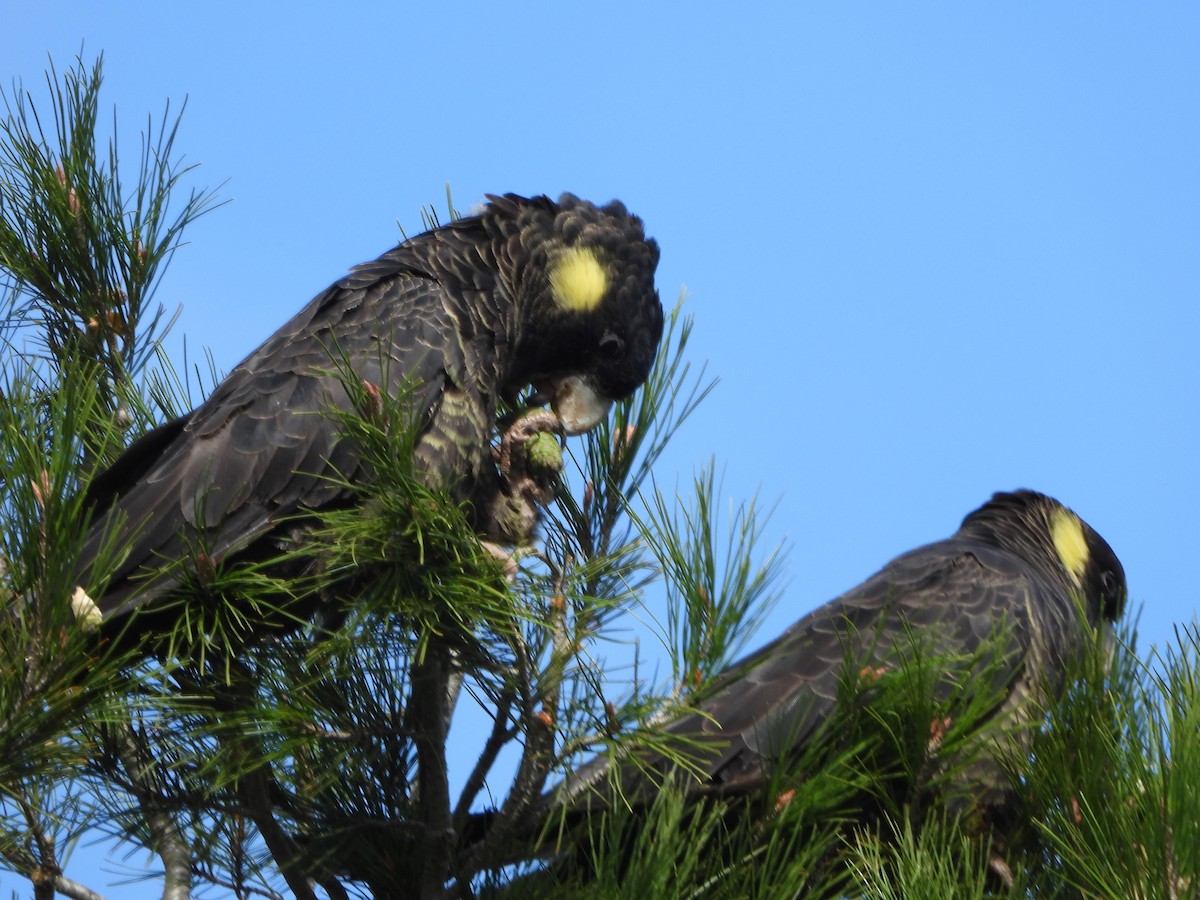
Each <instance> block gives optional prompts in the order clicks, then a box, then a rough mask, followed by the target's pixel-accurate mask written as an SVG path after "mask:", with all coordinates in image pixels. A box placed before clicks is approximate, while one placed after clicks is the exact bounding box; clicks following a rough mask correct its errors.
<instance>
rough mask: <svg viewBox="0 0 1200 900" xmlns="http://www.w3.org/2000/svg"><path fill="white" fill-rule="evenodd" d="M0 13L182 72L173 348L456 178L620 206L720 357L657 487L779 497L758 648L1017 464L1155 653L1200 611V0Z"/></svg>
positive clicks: (135, 62) (313, 283) (950, 524)
mask: <svg viewBox="0 0 1200 900" xmlns="http://www.w3.org/2000/svg"><path fill="white" fill-rule="evenodd" d="M5 5H6V7H7V9H5V11H4V14H3V18H4V26H3V29H2V30H3V34H2V36H0V47H2V48H3V56H2V57H0V78H2V79H3V80H4V81H5V82H8V81H10V79H12V78H14V77H21V78H23V79H24V80H25V83H26V86H27V87H30V88H33V89H34V90H35V92H38V91H40V90H41V89H42V86H43V82H42V76H41V73H42V71H43V69H44V67H45V63H46V59H47V54H50V55H52V56H53V58H54V60H55V61H56V63H57V64H58V65H59V67H60V69H61V68H66V67H67V65H68V63H69V60H70V59H71V57H72V56H73V55H74V54H75V53H77V52H78V51H79V50H80V48H81V46H82V47H83V51H84V55H85V57H87V58H91V57H92V56H94V55H95V54H96V53H98V52H101V51H103V53H104V54H105V59H106V73H107V79H106V87H105V95H104V98H103V102H104V104H105V106H106V108H107V107H109V106H111V105H112V104H116V106H117V109H118V114H119V116H120V120H121V122H122V123H123V129H124V131H125V132H126V133H127V134H128V135H129V136H130V137H132V136H133V135H134V134H135V132H136V129H137V128H139V127H140V126H141V125H142V123H143V122H144V121H145V117H146V115H147V114H148V113H150V112H154V113H156V114H157V113H159V112H161V109H162V106H163V103H164V101H165V100H166V99H167V98H171V99H172V100H173V101H174V102H176V103H177V102H178V101H180V100H182V99H183V98H184V97H185V96H186V97H187V98H188V108H187V114H186V116H185V119H184V126H183V131H182V133H181V135H180V138H179V145H180V146H181V147H182V148H183V149H184V150H185V151H186V152H187V154H188V157H189V159H191V160H193V161H195V162H198V163H200V164H201V168H200V170H199V172H198V174H197V179H198V181H197V183H199V184H208V185H216V184H219V183H220V182H223V181H226V180H228V184H227V185H226V186H225V187H224V188H223V189H222V196H224V197H226V198H229V199H231V200H232V201H233V202H232V203H230V204H229V205H227V206H226V207H224V208H222V209H220V210H218V211H216V212H215V213H213V214H211V215H210V216H209V217H207V218H205V219H203V220H201V221H200V222H199V223H198V224H197V225H196V226H194V228H193V229H192V231H191V240H192V245H191V246H189V247H186V248H185V249H184V250H182V251H181V252H180V254H179V255H178V256H177V257H176V260H175V263H174V265H173V267H172V269H171V270H170V272H169V274H168V276H167V280H166V282H165V284H164V285H163V288H162V290H161V292H160V294H159V299H160V300H161V302H163V303H164V304H166V305H167V306H168V307H174V306H175V305H176V304H179V303H182V304H183V314H182V317H181V318H180V321H179V325H178V326H177V335H186V336H187V339H188V346H189V349H190V351H191V352H192V354H193V355H195V354H196V353H197V351H198V349H199V348H201V347H207V348H210V349H211V350H212V352H213V354H214V356H215V358H216V360H217V364H218V365H219V366H220V367H221V368H222V369H223V370H228V369H229V368H231V367H232V366H233V365H235V364H236V363H237V362H238V360H239V359H240V358H241V357H242V356H243V355H244V354H245V353H247V352H248V351H249V350H251V349H252V348H253V347H254V346H255V345H257V344H258V343H259V342H260V341H261V340H262V339H264V338H265V337H266V336H267V335H268V334H270V333H271V332H272V331H273V330H274V329H275V328H276V327H277V326H278V325H280V324H281V323H282V322H283V321H285V320H286V319H287V318H288V317H289V316H290V315H291V314H292V312H294V311H295V310H296V309H297V308H299V307H300V306H301V305H302V304H303V303H305V302H306V301H307V300H308V299H309V298H310V297H312V296H313V295H314V294H315V293H316V292H317V291H319V290H320V289H322V288H323V287H325V286H326V285H327V284H328V283H329V282H331V281H332V280H334V279H335V278H337V277H338V276H339V275H340V274H341V273H342V272H343V271H344V270H345V269H346V268H347V267H348V266H350V265H352V264H355V263H357V262H360V261H363V260H366V259H370V258H373V257H374V256H376V255H378V254H379V253H380V252H382V251H383V250H385V249H386V248H387V247H388V246H390V245H391V244H392V243H394V241H395V240H396V238H397V229H396V222H397V221H399V222H400V223H401V224H403V225H404V227H405V228H406V230H408V231H409V232H410V233H411V232H413V231H417V230H419V229H420V217H419V210H420V208H421V207H422V205H425V204H430V203H432V204H434V205H435V206H436V207H437V208H438V209H439V210H442V209H444V207H445V202H444V190H445V189H444V185H445V184H446V183H447V182H449V183H450V185H451V187H452V189H453V192H454V197H455V201H456V203H457V204H458V205H459V206H460V207H467V206H469V205H471V204H472V203H473V202H475V201H476V200H478V199H480V198H481V197H482V195H483V194H485V193H496V192H505V191H515V192H518V193H524V194H530V193H548V194H550V195H557V194H558V193H560V192H561V191H564V190H570V191H572V192H574V193H577V194H580V195H582V196H584V197H587V198H589V199H592V200H596V201H605V200H608V199H610V198H612V197H618V198H620V199H622V200H624V201H625V202H626V203H627V205H628V206H629V207H630V208H631V209H632V210H633V211H635V212H637V213H638V214H639V215H641V216H642V217H643V218H644V219H645V221H646V224H647V228H648V229H649V231H650V232H651V234H653V235H654V236H655V237H657V239H658V240H659V242H660V244H661V246H662V251H663V252H662V263H661V266H660V268H659V276H658V282H659V287H660V291H661V293H662V295H663V298H664V301H666V303H667V304H668V305H669V304H671V303H672V302H673V301H674V299H675V297H676V296H677V294H678V292H679V290H680V288H681V287H682V286H686V288H687V291H688V293H689V295H690V297H691V299H690V301H689V309H690V310H691V312H692V313H693V314H694V315H695V318H696V332H695V341H694V351H693V358H694V359H695V360H697V361H698V362H699V361H706V362H707V363H708V366H709V371H710V372H711V373H712V374H714V375H716V376H719V378H720V385H719V387H718V388H717V391H716V392H715V393H714V394H713V395H712V397H711V399H710V400H709V401H708V402H707V403H706V404H705V405H704V407H703V408H702V409H701V411H700V412H699V413H698V414H697V415H696V417H695V419H694V420H693V421H692V422H691V424H690V425H689V426H688V427H687V428H686V429H685V430H684V431H683V432H682V433H681V435H680V436H679V438H678V440H677V443H676V444H675V445H674V449H673V452H672V453H671V454H669V455H668V456H667V457H666V458H665V459H664V460H663V463H662V465H661V467H660V469H659V476H660V479H661V480H663V481H665V482H667V483H670V482H671V481H672V480H673V479H674V478H675V477H676V474H678V476H679V477H680V479H681V480H686V479H689V478H690V475H691V472H692V471H693V469H694V467H696V466H697V465H699V464H701V463H702V462H703V461H705V460H706V459H708V458H709V457H710V456H711V457H715V458H716V459H717V460H718V464H719V465H720V466H722V467H723V468H724V470H725V473H726V475H725V482H724V484H725V492H726V494H727V495H728V496H729V498H731V499H733V500H735V501H737V500H741V499H745V498H747V497H749V496H750V495H752V494H753V493H754V492H755V491H760V492H761V495H762V496H763V497H764V498H766V499H768V500H772V499H774V498H776V497H777V498H779V502H778V507H777V511H776V514H775V517H774V519H773V520H772V524H771V527H770V528H769V529H768V532H769V535H770V537H771V538H773V539H776V540H778V539H786V540H787V541H789V542H790V543H791V544H792V545H793V550H792V553H791V562H790V567H789V579H790V580H789V588H788V591H787V595H786V598H785V600H784V602H783V603H782V604H781V606H780V607H779V608H778V609H777V611H776V612H775V614H774V615H773V616H772V617H771V618H770V619H769V620H768V621H767V623H766V624H765V626H764V630H763V631H762V632H760V635H759V639H765V638H767V637H769V636H770V635H772V634H774V633H775V632H777V631H779V630H780V629H782V628H783V627H784V626H785V625H786V624H787V623H789V622H791V621H792V620H793V619H795V618H796V617H798V616H799V615H800V614H801V613H802V612H804V611H806V610H808V609H810V608H811V607H813V606H815V605H817V604H818V603H820V602H823V601H824V600H826V599H828V598H830V597H832V596H834V595H835V594H837V593H839V592H840V591H842V590H844V589H846V588H847V587H850V586H852V585H853V584H855V583H857V582H858V581H860V580H862V579H863V578H864V577H866V576H867V575H869V574H870V573H872V572H873V571H874V570H876V569H877V568H878V567H879V566H880V565H881V564H882V563H884V562H885V561H887V560H888V559H889V558H891V557H892V556H894V555H895V554H897V553H899V552H901V551H903V550H907V549H909V548H911V547H914V546H917V545H919V544H922V543H926V542H928V541H931V540H934V539H936V538H940V537H943V536H945V535H947V534H949V533H950V532H952V531H954V529H955V528H956V527H957V525H958V523H959V521H960V519H961V518H962V516H963V515H964V514H965V513H967V512H968V511H969V510H971V509H973V508H974V507H976V506H978V505H979V504H980V503H981V502H982V501H984V500H985V499H986V498H987V497H988V496H989V495H990V494H991V493H992V492H993V491H995V490H999V489H1011V488H1015V487H1022V486H1023V487H1032V488H1037V489H1039V490H1042V491H1045V492H1047V493H1050V494H1053V495H1055V496H1057V497H1058V498H1059V499H1060V500H1062V501H1063V502H1065V503H1067V504H1068V505H1070V506H1072V507H1073V508H1074V509H1075V510H1076V511H1077V512H1078V513H1080V514H1081V515H1082V516H1083V517H1084V518H1085V519H1087V520H1088V521H1089V522H1090V523H1091V524H1092V525H1093V526H1094V527H1095V528H1096V529H1097V530H1099V531H1100V532H1101V533H1102V534H1103V535H1104V536H1105V537H1106V538H1107V539H1108V540H1109V542H1110V543H1111V544H1112V546H1113V547H1114V549H1115V550H1116V551H1117V553H1118V554H1119V555H1120V557H1121V559H1122V560H1123V561H1124V563H1125V568H1126V571H1127V573H1128V577H1129V584H1130V588H1131V595H1132V599H1133V601H1134V604H1135V606H1139V605H1142V604H1144V606H1145V611H1144V613H1143V615H1142V620H1141V632H1142V645H1143V646H1146V645H1148V644H1149V643H1150V642H1163V641H1166V640H1169V639H1170V638H1171V636H1172V625H1173V624H1174V623H1179V622H1190V621H1191V620H1192V619H1193V617H1194V616H1195V614H1196V610H1197V605H1198V600H1200V591H1198V590H1197V587H1196V575H1195V568H1196V563H1197V560H1198V559H1200V552H1198V545H1200V528H1198V527H1197V524H1196V511H1197V509H1198V507H1200V474H1198V472H1200V417H1198V415H1197V413H1198V406H1200V403H1198V399H1200V398H1198V394H1200V348H1198V344H1200V302H1198V301H1200V114H1198V113H1200V110H1198V104H1200V52H1198V51H1200V7H1197V6H1195V5H1192V4H1187V3H1160V4H1153V5H1150V4H1106V3H1099V2H1090V3H1086V4H1085V3H1062V4H1053V5H1050V4H1040V3H1032V2H1019V3H1006V4H990V5H987V6H986V7H985V6H984V5H980V4H970V5H967V4H956V3H929V4H920V5H916V4H896V3H854V4H848V3H845V4H842V3H839V4H822V5H820V6H817V5H815V4H800V3H774V4H771V3H767V4H750V3H744V4H737V5H736V6H735V7H733V8H731V7H730V6H729V5H727V4H722V5H719V6H718V5H715V4H701V3H686V4H684V3H681V4H661V5H658V6H655V5H653V4H651V3H649V2H647V0H642V2H638V3H625V2H611V0H610V2H605V3H597V4H589V5H587V6H584V5H583V4H567V3H555V4H551V3H546V4H538V5H521V4H515V3H505V4H498V3H489V4H482V3H480V4H473V3H465V2H464V3H454V4H451V3H444V4H435V3H422V4H399V3H367V4H358V5H352V4H339V5H338V8H337V10H336V11H335V10H334V7H333V5H332V4H330V5H327V6H326V5H318V4H310V5H307V6H305V5H296V4H286V5H285V4H266V3H261V4H256V3H236V4H234V3H224V2H221V3H217V2H210V3H204V4H175V3H158V4H150V3H137V4H134V3H125V4H122V3H94V2H78V3H65V2H47V0H43V2H41V3H37V4H32V3H15V2H13V3H8V4H5ZM409 6H411V9H410V8H408V7H409ZM37 96H39V97H42V98H44V93H38V94H37ZM172 346H176V347H178V346H179V343H178V340H176V342H175V343H174V344H173V345H172ZM77 874H78V875H79V876H82V875H83V873H82V872H79V873H77ZM4 881H5V882H6V881H7V879H4ZM2 887H8V885H7V883H3V884H0V888H2ZM13 887H16V885H13ZM140 894H144V891H142V892H137V891H135V892H134V893H132V894H121V893H120V892H118V891H111V894H110V895H111V896H126V895H127V896H139V895H140Z"/></svg>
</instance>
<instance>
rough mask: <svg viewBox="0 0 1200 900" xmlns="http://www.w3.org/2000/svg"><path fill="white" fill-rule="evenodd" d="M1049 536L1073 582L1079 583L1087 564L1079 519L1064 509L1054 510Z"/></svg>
mask: <svg viewBox="0 0 1200 900" xmlns="http://www.w3.org/2000/svg"><path fill="white" fill-rule="evenodd" d="M1050 536H1051V537H1052V538H1053V539H1054V549H1055V550H1057V551H1058V558H1059V559H1061V560H1062V563H1063V565H1064V566H1066V567H1067V571H1068V572H1070V573H1071V578H1072V579H1073V580H1074V582H1075V584H1076V585H1079V584H1081V583H1082V579H1083V573H1084V571H1085V570H1086V569H1087V565H1088V547H1087V538H1086V537H1084V534H1083V526H1082V525H1080V524H1079V519H1078V518H1076V517H1075V514H1074V513H1070V512H1067V511H1066V510H1065V509H1057V510H1055V511H1054V516H1053V518H1052V519H1051V521H1050Z"/></svg>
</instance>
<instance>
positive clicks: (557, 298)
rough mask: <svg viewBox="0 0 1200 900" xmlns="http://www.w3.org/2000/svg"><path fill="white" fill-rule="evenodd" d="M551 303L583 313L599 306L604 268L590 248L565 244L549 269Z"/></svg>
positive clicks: (605, 287)
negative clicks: (565, 247) (564, 247)
mask: <svg viewBox="0 0 1200 900" xmlns="http://www.w3.org/2000/svg"><path fill="white" fill-rule="evenodd" d="M550 288H551V290H553V291H554V302H555V303H557V304H558V305H559V306H561V307H562V308H563V309H568V310H571V311H573V312H587V311H588V310H591V309H595V308H596V307H597V306H599V305H600V301H601V300H602V299H603V298H604V294H605V292H606V291H607V290H608V270H607V269H605V267H604V263H602V262H600V259H599V257H597V256H596V252H595V251H594V250H589V249H588V248H586V247H568V248H567V249H566V250H564V251H563V252H562V253H561V254H559V256H558V257H557V258H556V259H555V260H554V263H553V264H552V266H551V268H550Z"/></svg>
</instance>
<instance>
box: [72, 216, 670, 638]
mask: <svg viewBox="0 0 1200 900" xmlns="http://www.w3.org/2000/svg"><path fill="white" fill-rule="evenodd" d="M657 262H658V248H657V245H656V244H655V242H654V241H653V240H650V239H647V238H646V236H645V234H644V231H643V227H642V223H641V221H640V219H638V218H637V217H635V216H633V215H630V214H629V213H628V212H627V211H626V209H625V207H624V206H623V205H622V204H620V203H618V202H613V203H611V204H609V205H607V206H603V207H597V206H594V205H592V204H590V203H588V202H586V201H583V200H580V199H578V198H576V197H574V196H572V195H569V194H567V195H563V197H561V198H560V200H559V201H558V202H557V203H556V202H553V201H551V200H549V199H548V198H546V197H537V198H533V199H525V198H522V197H518V196H516V195H513V194H508V195H505V196H502V197H489V203H488V204H487V205H486V206H485V207H484V208H483V210H482V212H480V213H479V214H478V215H473V216H470V217H467V218H463V219H460V220H457V221H454V222H451V223H449V224H447V225H445V226H442V227H439V228H435V229H433V230H431V231H429V232H426V233H424V234H421V235H418V236H416V237H414V238H412V239H410V240H406V241H405V242H403V243H402V244H400V245H399V246H397V247H396V248H394V249H392V250H389V251H388V252H387V253H384V254H383V255H382V256H380V257H379V258H378V259H376V260H374V261H373V262H368V263H365V264H363V265H360V266H358V267H356V268H355V269H353V270H352V271H351V272H350V273H349V274H348V275H347V276H346V277H344V278H342V279H341V280H340V281H338V282H336V283H335V284H334V285H332V286H331V287H330V288H329V289H328V290H326V291H324V292H323V293H321V294H319V295H318V296H317V297H316V298H315V299H314V300H313V301H312V302H310V303H309V304H308V305H307V306H306V307H304V309H302V310H301V311H300V312H299V313H298V314H297V315H296V316H295V317H294V318H292V320H291V321H289V322H288V323H287V324H286V325H284V326H283V327H282V328H281V329H279V331H277V332H276V333H275V334H274V335H272V336H271V337H270V338H269V339H268V340H267V341H266V342H265V343H264V344H263V345H262V346H261V347H259V348H258V349H257V350H255V351H254V352H253V353H251V354H250V355H249V356H248V357H247V358H246V359H245V360H244V361H243V362H242V363H241V364H239V365H238V366H237V367H236V368H235V369H234V370H233V371H232V372H231V373H230V374H229V376H228V377H227V378H225V379H224V380H223V381H222V382H221V383H220V384H218V385H217V387H216V388H215V389H214V390H213V392H212V394H211V396H209V397H208V399H207V400H206V401H205V402H204V403H203V404H201V405H200V406H199V407H198V408H197V409H195V410H194V411H192V412H190V413H188V414H187V415H184V416H182V417H180V418H178V419H175V420H174V421H171V422H167V423H166V424H164V425H161V426H159V427H158V428H157V429H155V430H153V431H151V432H150V433H148V434H147V435H145V436H144V437H142V438H141V439H140V440H138V441H137V442H135V443H134V444H133V445H132V446H130V447H129V448H128V450H127V451H125V453H124V454H123V455H122V456H120V457H119V458H118V459H117V460H116V461H115V462H114V463H113V465H112V466H111V467H109V468H108V469H107V470H106V471H104V472H103V473H101V474H100V475H99V476H98V477H97V478H96V479H95V480H94V481H93V483H92V484H91V487H90V490H89V493H88V501H89V504H90V509H91V513H92V516H93V520H92V525H91V530H90V532H89V536H88V540H87V544H86V546H85V548H84V553H83V556H82V558H81V560H80V566H79V583H80V586H81V588H82V590H83V592H85V593H86V595H87V599H86V600H85V604H86V603H87V602H94V603H95V604H96V606H97V607H98V609H99V612H100V613H101V614H102V616H103V628H104V630H105V632H106V633H110V634H115V633H117V632H118V631H119V630H120V629H122V628H123V627H124V619H125V617H126V616H127V615H128V614H130V613H132V612H134V611H135V610H139V609H142V608H151V609H152V608H155V607H162V606H163V601H164V599H165V598H167V597H168V596H171V595H173V594H178V592H179V589H180V587H181V584H182V583H183V582H184V581H185V580H186V574H185V573H184V572H183V571H182V570H181V568H180V567H179V566H174V567H171V566H166V564H168V563H170V562H172V561H176V560H180V559H185V558H186V557H187V556H188V554H189V553H191V552H193V549H194V547H195V546H197V545H198V544H202V545H203V547H204V551H205V553H206V554H208V555H209V556H210V557H211V558H212V559H213V560H215V561H221V560H225V559H229V558H232V557H235V556H236V557H239V558H241V557H245V558H256V557H257V558H268V557H270V555H271V554H272V553H274V552H277V544H278V540H277V539H278V537H279V535H280V530H281V521H282V520H284V519H287V518H289V517H293V516H294V514H296V513H298V512H302V511H304V510H321V509H327V508H330V507H336V506H338V505H344V504H347V503H351V502H353V500H354V496H353V494H352V492H350V491H348V490H347V488H346V487H345V485H344V484H342V483H341V481H342V480H345V481H349V482H351V483H353V482H355V481H356V480H357V479H360V478H362V477H365V475H366V473H365V472H364V471H363V466H362V463H361V461H360V460H359V459H358V457H357V455H356V451H355V448H354V447H353V446H352V444H351V443H350V442H348V441H345V440H343V439H342V436H341V431H340V429H339V425H338V423H337V421H336V415H333V414H336V413H337V412H339V411H341V412H346V411H349V410H351V409H352V408H353V399H352V398H351V397H350V396H349V394H348V392H347V389H346V385H345V383H344V380H343V379H344V378H345V375H346V373H345V372H344V371H342V372H339V371H336V369H337V363H338V361H339V360H345V361H346V363H348V365H349V368H350V370H351V371H352V373H353V377H355V378H357V379H360V380H361V381H362V382H363V383H364V384H366V385H369V386H370V387H371V388H372V389H378V390H380V391H387V392H388V393H389V394H390V395H393V396H401V395H402V396H404V397H405V398H407V401H408V404H409V407H410V414H411V417H412V420H413V426H414V428H415V440H416V443H415V449H414V454H415V457H414V466H415V470H416V472H417V473H418V475H419V476H420V477H421V478H422V480H423V481H425V482H426V483H427V484H429V485H430V486H435V487H445V488H448V489H450V490H451V491H452V492H453V494H454V496H455V497H457V498H458V499H461V500H465V501H468V502H471V503H473V504H474V508H475V510H476V520H477V521H476V524H477V526H478V528H479V530H480V532H482V533H485V534H487V533H490V532H495V531H500V532H501V533H500V534H499V535H498V536H499V537H501V538H505V539H519V537H520V536H519V535H517V536H514V535H509V534H504V533H503V528H502V527H499V526H498V525H497V523H494V522H491V521H489V520H488V513H487V510H488V509H489V508H490V504H491V503H492V497H491V495H492V494H495V493H497V492H503V491H504V490H506V489H507V487H508V486H507V485H506V484H505V483H504V478H503V474H502V473H499V472H497V470H496V466H495V464H494V461H493V458H492V453H491V449H490V441H491V439H492V438H493V436H494V434H495V431H496V420H497V414H498V408H499V407H500V405H501V404H502V402H512V401H514V400H515V399H516V398H517V397H518V395H519V393H520V392H521V391H522V390H523V389H524V388H525V387H526V386H528V385H531V384H532V385H533V386H534V387H535V388H537V389H538V396H539V398H540V399H543V400H549V401H550V402H551V405H552V407H553V408H554V410H555V412H556V414H557V416H558V419H559V421H560V424H561V428H562V430H563V431H565V432H566V433H577V432H579V431H583V430H586V429H587V428H590V427H592V426H594V425H595V424H597V422H598V421H599V420H600V417H601V416H602V414H603V412H604V411H605V410H606V409H607V404H608V403H611V401H612V400H613V399H619V398H623V397H626V396H628V395H629V394H630V393H632V392H633V391H634V389H635V388H637V386H638V385H640V384H641V382H642V381H643V380H644V379H645V378H646V376H647V374H648V373H649V371H650V367H651V364H652V362H653V359H654V356H655V352H656V349H657V346H658V342H659V339H660V337H661V334H662V327H663V315H662V307H661V304H660V302H659V299H658V295H657V293H656V291H655V288H654V270H655V267H656V265H657ZM335 473H336V475H337V476H338V479H337V480H334V479H331V478H330V476H331V475H334V474H335ZM289 527H291V526H290V525H289ZM114 529H115V530H116V531H117V532H118V535H119V537H120V540H121V542H122V543H123V544H124V547H125V553H124V555H123V556H122V558H121V559H120V561H119V563H118V564H117V566H116V568H115V570H114V571H112V572H94V571H92V561H93V558H94V557H95V556H96V555H97V554H98V553H99V552H100V547H101V546H102V545H103V543H104V542H105V541H106V540H107V539H108V538H107V535H109V533H110V532H111V531H113V530H114ZM199 537H202V541H198V538H199ZM185 568H186V567H185ZM77 601H78V595H77ZM76 609H77V612H78V611H79V606H78V605H77V606H76ZM91 612H92V610H91V608H89V610H88V614H89V615H90V614H91ZM151 621H152V618H146V619H145V623H146V624H145V625H143V624H142V623H141V622H140V621H139V623H138V629H137V630H144V629H145V628H146V627H149V623H150V622H151ZM156 627H158V626H157V625H156Z"/></svg>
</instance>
